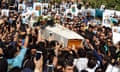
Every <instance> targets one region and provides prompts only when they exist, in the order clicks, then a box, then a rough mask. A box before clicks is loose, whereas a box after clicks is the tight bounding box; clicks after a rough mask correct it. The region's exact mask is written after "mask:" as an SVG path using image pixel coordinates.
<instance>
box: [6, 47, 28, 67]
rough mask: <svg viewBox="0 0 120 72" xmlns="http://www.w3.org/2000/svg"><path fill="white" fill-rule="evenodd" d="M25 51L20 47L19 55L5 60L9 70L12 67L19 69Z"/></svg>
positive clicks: (25, 49)
mask: <svg viewBox="0 0 120 72" xmlns="http://www.w3.org/2000/svg"><path fill="white" fill-rule="evenodd" d="M26 51H27V48H25V47H24V46H22V48H21V50H20V53H19V54H18V55H17V56H16V57H14V58H12V59H7V62H8V66H9V68H13V67H20V68H21V66H22V61H23V59H24V56H25V54H26Z"/></svg>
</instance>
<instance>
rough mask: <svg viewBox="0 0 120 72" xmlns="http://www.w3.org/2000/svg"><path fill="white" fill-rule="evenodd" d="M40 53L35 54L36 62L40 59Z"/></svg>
mask: <svg viewBox="0 0 120 72" xmlns="http://www.w3.org/2000/svg"><path fill="white" fill-rule="evenodd" d="M41 55H42V52H41V51H37V52H36V60H39V59H40V58H41Z"/></svg>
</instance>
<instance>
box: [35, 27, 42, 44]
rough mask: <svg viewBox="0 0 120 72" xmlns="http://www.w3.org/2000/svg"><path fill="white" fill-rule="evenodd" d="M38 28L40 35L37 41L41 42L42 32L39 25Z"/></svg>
mask: <svg viewBox="0 0 120 72" xmlns="http://www.w3.org/2000/svg"><path fill="white" fill-rule="evenodd" d="M37 30H38V37H37V42H36V43H39V42H40V41H42V32H41V30H40V28H39V27H38V28H37Z"/></svg>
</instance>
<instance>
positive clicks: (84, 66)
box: [0, 0, 120, 72]
mask: <svg viewBox="0 0 120 72" xmlns="http://www.w3.org/2000/svg"><path fill="white" fill-rule="evenodd" d="M34 1H35V0H34ZM34 1H33V0H28V2H27V0H15V3H13V4H12V5H14V6H9V4H8V3H7V2H6V1H5V0H2V1H1V0H0V9H1V10H2V9H9V10H10V9H11V8H12V10H14V11H12V12H10V13H9V16H6V15H2V14H1V13H0V72H115V71H112V70H113V69H114V68H116V70H118V71H117V72H120V42H118V43H116V44H114V43H113V32H112V29H111V28H110V27H105V26H102V21H101V19H100V18H99V17H94V16H92V14H91V13H90V12H89V11H88V12H87V13H86V14H84V13H78V14H77V15H74V14H72V13H67V14H64V13H65V11H66V9H69V8H70V7H71V5H73V4H74V3H76V2H74V0H63V1H62V2H61V3H60V4H59V3H55V2H53V1H50V2H49V4H50V5H49V7H48V8H46V7H45V8H44V11H43V12H42V16H40V17H38V18H36V16H35V15H34V14H32V15H29V16H28V15H27V16H28V17H27V18H26V19H25V16H24V17H23V16H22V12H21V11H19V10H18V4H22V3H26V4H25V5H26V6H27V5H28V6H29V5H33V3H34ZM82 7H83V8H85V10H87V9H89V8H91V6H90V4H89V2H85V3H83V2H81V1H78V2H77V9H78V10H80V9H81V8H82ZM73 12H74V10H73ZM85 12H86V11H85ZM45 16H48V18H44V17H45ZM34 19H37V21H36V22H34V23H33V24H32V25H31V23H30V22H31V20H34ZM54 24H60V25H62V26H64V27H65V28H68V29H70V30H72V31H74V32H76V33H78V34H79V35H81V36H82V37H84V42H83V45H82V46H81V47H79V48H75V46H74V45H73V47H72V48H66V47H65V48H63V46H62V43H61V42H60V41H57V40H55V39H45V38H44V37H43V36H42V30H44V29H45V28H46V27H47V26H51V27H52V26H54ZM38 51H39V52H41V54H40V59H37V57H36V55H37V54H36V52H38ZM110 65H111V66H112V68H109V66H110Z"/></svg>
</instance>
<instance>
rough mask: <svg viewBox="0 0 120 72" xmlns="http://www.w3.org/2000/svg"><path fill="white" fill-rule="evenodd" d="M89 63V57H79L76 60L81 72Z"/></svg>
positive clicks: (75, 63) (75, 62)
mask: <svg viewBox="0 0 120 72" xmlns="http://www.w3.org/2000/svg"><path fill="white" fill-rule="evenodd" d="M87 63H88V59H87V58H79V59H75V60H74V65H75V66H76V67H77V69H78V71H79V72H80V71H81V70H83V69H86V68H87Z"/></svg>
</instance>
